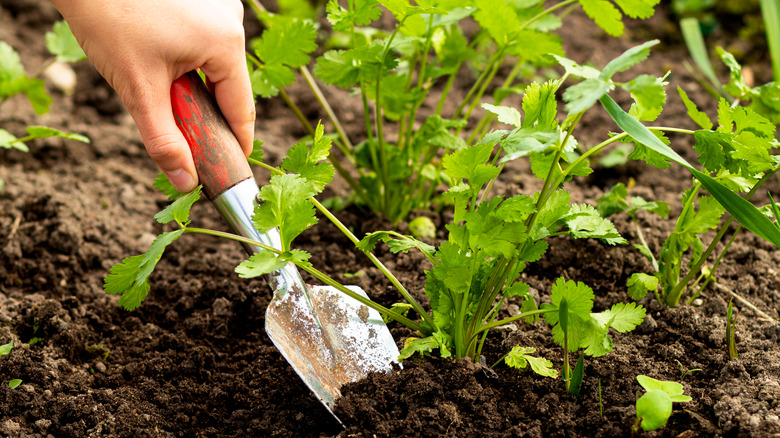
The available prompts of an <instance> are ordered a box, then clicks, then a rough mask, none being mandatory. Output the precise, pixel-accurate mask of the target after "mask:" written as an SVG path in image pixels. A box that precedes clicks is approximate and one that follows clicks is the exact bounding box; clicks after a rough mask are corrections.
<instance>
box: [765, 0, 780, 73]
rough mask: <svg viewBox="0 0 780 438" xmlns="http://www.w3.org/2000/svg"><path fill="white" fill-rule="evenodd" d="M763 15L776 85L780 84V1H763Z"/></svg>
mask: <svg viewBox="0 0 780 438" xmlns="http://www.w3.org/2000/svg"><path fill="white" fill-rule="evenodd" d="M761 15H763V17H764V27H766V41H767V45H768V46H769V55H770V57H771V59H772V73H773V77H774V80H775V83H780V0H761Z"/></svg>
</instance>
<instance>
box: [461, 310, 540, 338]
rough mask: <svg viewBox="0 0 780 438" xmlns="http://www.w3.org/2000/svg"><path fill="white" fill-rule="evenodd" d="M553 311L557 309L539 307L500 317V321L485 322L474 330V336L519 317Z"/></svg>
mask: <svg viewBox="0 0 780 438" xmlns="http://www.w3.org/2000/svg"><path fill="white" fill-rule="evenodd" d="M553 311H555V309H537V310H531V311H528V312H524V313H520V314H517V315H515V316H510V317H509V318H504V319H500V320H498V321H493V322H491V323H488V324H485V325H483V326H482V327H480V328H478V329H477V330H476V331H475V332H474V336H476V335H478V334H480V333H482V332H484V331H485V330H490V329H493V328H496V327H500V326H502V325H507V324H509V323H511V322H515V321H517V320H518V319H522V318H527V317H529V316H534V315H542V314H545V313H547V312H553Z"/></svg>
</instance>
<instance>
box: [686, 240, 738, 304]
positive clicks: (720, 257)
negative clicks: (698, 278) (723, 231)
mask: <svg viewBox="0 0 780 438" xmlns="http://www.w3.org/2000/svg"><path fill="white" fill-rule="evenodd" d="M740 230H742V225H739V226H738V227H737V229H736V230H735V231H734V234H732V235H731V239H729V241H728V242H727V243H726V246H725V247H724V248H723V251H721V252H720V254H718V258H717V259H715V263H713V264H712V269H710V273H709V275H707V279H706V280H704V284H702V285H701V286H700V287H699V289H698V290H697V291H696V293H694V294H693V295H691V298H689V299H688V304H691V303H692V302H693V300H695V299H696V298H697V297H698V296H699V295H701V292H702V291H703V290H704V288H705V287H707V286H708V285H709V284H710V282H711V281H712V279H713V278H715V270H716V269H718V266H720V261H721V260H723V256H724V255H726V252H727V251H728V250H729V248H731V244H732V243H734V240H736V238H737V236H738V235H739V232H740ZM693 287H696V285H695V284H694V286H693Z"/></svg>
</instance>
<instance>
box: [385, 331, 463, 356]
mask: <svg viewBox="0 0 780 438" xmlns="http://www.w3.org/2000/svg"><path fill="white" fill-rule="evenodd" d="M437 333H438V334H439V336H434V335H431V336H428V337H426V338H414V337H409V338H407V339H406V341H405V342H404V348H402V349H401V354H400V356H398V360H404V359H408V358H410V357H412V355H414V353H419V354H420V356H427V355H429V354H430V353H431V352H432V351H433V349H435V348H438V349H439V354H440V355H441V357H442V359H446V358H448V357H450V356H452V353H451V352H450V351H449V349H448V348H447V344H446V342H444V341H445V339H446V338H445V337H444V336H443V335H442V334H441V332H437Z"/></svg>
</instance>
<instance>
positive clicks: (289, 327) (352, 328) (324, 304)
mask: <svg viewBox="0 0 780 438" xmlns="http://www.w3.org/2000/svg"><path fill="white" fill-rule="evenodd" d="M347 287H348V288H350V289H351V290H353V291H355V292H357V293H359V294H361V295H363V296H366V293H365V292H364V291H363V290H362V289H361V288H359V287H357V286H347ZM307 288H308V289H307V290H305V291H304V290H301V288H299V287H294V286H293V287H290V288H288V289H287V290H286V291H285V293H283V294H279V296H277V295H276V294H275V298H274V299H273V300H272V301H271V303H270V304H269V306H268V309H267V310H266V316H265V330H266V332H267V333H268V336H269V337H270V338H271V340H272V341H273V343H274V345H276V347H277V348H278V349H279V351H280V352H281V353H282V355H283V356H284V358H285V359H287V362H289V363H290V365H292V367H293V368H294V369H295V372H296V373H298V375H300V376H301V378H302V379H303V381H304V382H305V383H306V385H307V386H308V387H309V389H311V391H312V392H314V394H315V395H316V396H317V398H318V399H319V400H320V401H321V402H322V403H323V404H324V405H325V407H326V408H327V409H328V411H330V412H331V414H333V415H334V416H336V415H335V413H334V412H333V408H334V403H335V400H336V399H337V398H338V397H339V396H340V395H341V390H340V389H341V387H342V385H344V384H345V383H349V382H354V381H356V380H359V379H361V378H363V377H365V376H367V375H368V373H370V372H375V371H381V372H389V371H391V370H392V369H393V364H396V365H397V364H398V356H399V352H398V347H396V345H395V341H394V340H393V337H392V335H391V334H390V330H389V329H388V328H387V326H386V325H385V323H384V322H383V321H382V317H381V316H380V315H379V312H377V311H376V310H373V309H370V308H369V307H367V306H365V305H363V304H361V303H359V302H358V301H356V300H355V299H353V298H350V297H349V296H347V295H345V294H343V293H341V292H339V291H338V290H337V289H335V288H333V287H330V286H307ZM307 295H308V297H309V300H310V302H311V306H310V305H309V303H308V302H307V299H306V297H307ZM366 297H367V296H366ZM315 315H316V317H315ZM336 419H338V417H336ZM339 422H340V421H339Z"/></svg>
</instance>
